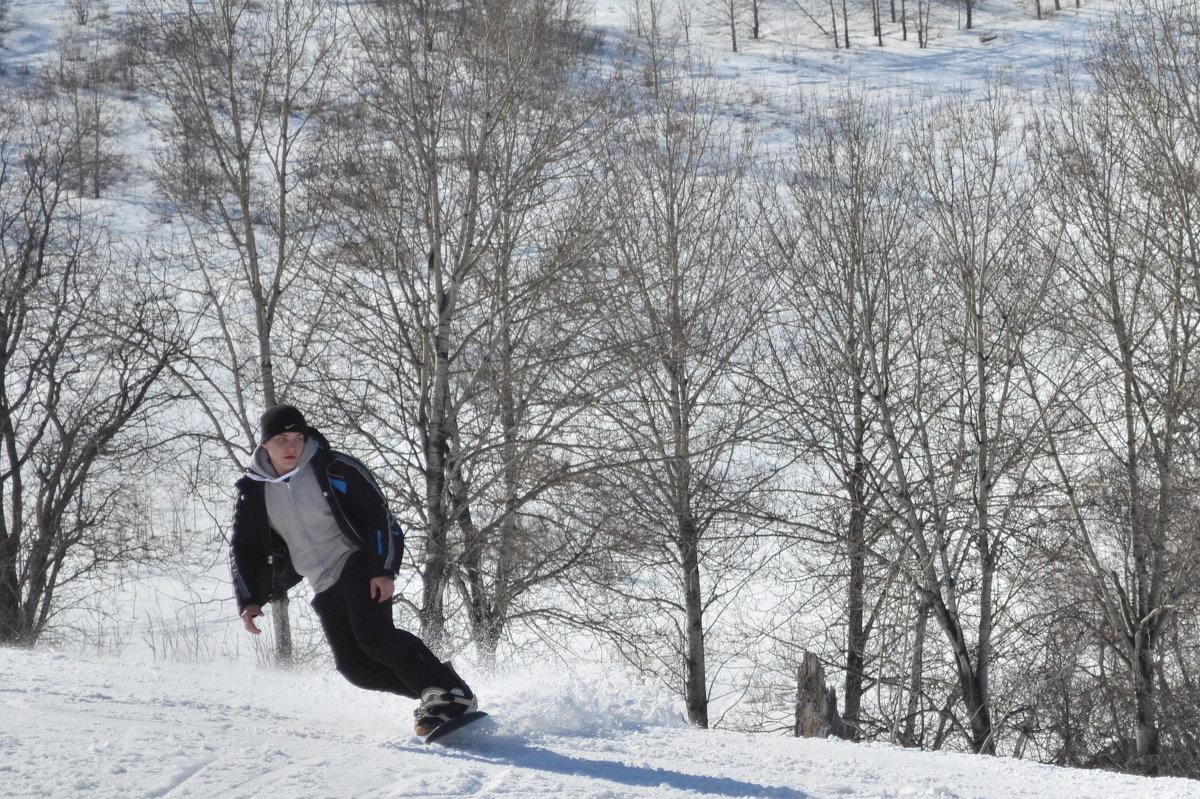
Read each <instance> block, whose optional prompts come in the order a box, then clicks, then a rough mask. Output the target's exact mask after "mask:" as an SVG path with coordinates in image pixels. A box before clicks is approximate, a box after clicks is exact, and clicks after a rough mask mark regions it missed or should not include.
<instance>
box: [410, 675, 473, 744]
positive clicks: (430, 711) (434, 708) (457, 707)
mask: <svg viewBox="0 0 1200 799" xmlns="http://www.w3.org/2000/svg"><path fill="white" fill-rule="evenodd" d="M477 707H479V703H478V702H477V701H476V700H475V696H474V695H470V696H468V695H467V694H465V693H463V690H462V689H461V688H452V689H451V690H449V691H447V690H445V689H443V688H436V687H434V688H426V689H425V690H424V691H422V692H421V703H420V704H419V705H417V709H416V710H414V711H413V718H414V720H415V721H414V723H413V731H414V732H415V733H416V734H417V735H419V736H421V737H422V738H424V737H425V736H426V735H428V734H429V733H431V732H433V731H434V730H436V729H437V728H438V727H440V726H441V725H442V724H444V723H445V722H447V721H449V720H450V719H452V718H455V717H456V716H461V715H462V714H463V713H468V712H470V711H472V710H475V709H476V708H477Z"/></svg>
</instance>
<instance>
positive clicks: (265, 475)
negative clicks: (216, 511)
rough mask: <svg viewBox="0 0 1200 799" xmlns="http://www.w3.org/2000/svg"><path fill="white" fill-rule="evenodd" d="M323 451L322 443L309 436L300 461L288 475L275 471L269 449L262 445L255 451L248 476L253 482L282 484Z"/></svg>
mask: <svg viewBox="0 0 1200 799" xmlns="http://www.w3.org/2000/svg"><path fill="white" fill-rule="evenodd" d="M320 449H321V445H320V443H318V442H317V440H316V439H315V438H314V437H312V436H309V437H308V438H306V439H304V450H303V451H302V452H301V453H300V460H298V461H296V466H295V468H294V469H292V470H291V471H290V472H287V473H286V474H279V473H277V472H276V471H275V467H274V466H272V465H271V456H270V455H269V454H268V453H267V448H266V447H264V446H263V445H262V444H259V445H258V448H257V449H255V450H254V455H253V456H252V457H251V458H250V468H249V469H248V470H247V472H246V474H247V475H248V476H249V477H250V479H251V480H258V481H259V482H262V483H282V482H286V481H287V480H289V479H290V478H291V477H292V475H294V474H295V473H296V472H298V471H300V470H301V469H303V468H304V467H305V466H307V465H308V464H309V463H310V462H311V461H312V459H313V456H314V455H316V454H317V451H318V450H320Z"/></svg>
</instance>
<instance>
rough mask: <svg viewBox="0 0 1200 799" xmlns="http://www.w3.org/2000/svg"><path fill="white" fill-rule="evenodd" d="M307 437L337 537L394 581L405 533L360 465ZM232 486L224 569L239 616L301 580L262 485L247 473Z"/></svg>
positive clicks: (314, 435)
mask: <svg viewBox="0 0 1200 799" xmlns="http://www.w3.org/2000/svg"><path fill="white" fill-rule="evenodd" d="M307 434H308V436H309V437H311V438H315V439H316V441H317V443H318V444H319V445H320V448H319V449H318V450H317V453H316V454H315V455H314V456H313V457H312V460H311V461H310V462H309V465H310V466H311V467H312V469H313V471H314V472H315V473H316V475H317V480H318V482H319V483H320V484H321V492H322V493H323V494H324V495H325V499H327V500H328V501H329V507H330V509H331V510H332V511H333V517H334V518H335V519H336V520H337V524H338V527H339V528H340V529H341V531H342V535H344V536H345V537H346V539H347V540H348V541H349V542H350V543H351V544H352V545H353V546H354V547H355V548H356V549H360V550H362V551H364V552H366V553H367V559H368V563H369V564H370V570H371V576H372V577H393V578H394V577H395V576H396V570H397V569H399V568H400V558H401V555H402V554H403V550H404V532H403V531H402V530H401V529H400V525H399V524H398V523H397V522H396V519H395V518H394V517H393V516H392V514H391V511H389V510H388V505H387V500H386V499H385V498H384V496H383V491H382V490H381V489H380V488H379V484H378V483H376V482H375V478H374V477H372V476H371V473H370V472H369V471H368V470H367V467H366V466H364V465H363V463H362V461H360V460H358V459H357V458H354V457H352V456H350V455H347V454H345V453H344V452H337V451H336V450H332V449H330V448H329V442H328V441H326V440H325V437H324V436H323V435H321V434H320V433H319V432H317V431H316V430H314V429H312V428H309V429H308V433H307ZM235 488H237V492H238V495H237V503H236V504H235V505H234V509H233V535H232V537H231V539H230V543H229V565H230V570H231V572H232V574H233V590H234V596H235V597H236V598H237V605H238V612H239V613H240V612H241V611H242V610H243V609H244V608H245V607H246V606H247V605H265V604H267V603H268V602H270V601H271V600H274V599H279V598H280V597H283V596H285V595H286V594H287V592H288V589H289V588H291V587H292V586H294V585H295V584H296V583H298V582H300V580H301V577H300V575H299V574H297V573H296V570H295V569H294V568H292V561H291V555H290V554H289V553H288V548H287V544H286V543H284V540H283V538H282V537H281V536H280V535H279V534H278V533H277V532H275V531H274V530H273V529H271V525H270V522H269V521H268V519H267V503H266V498H265V494H264V488H265V484H264V483H263V482H262V481H259V480H255V479H254V478H253V477H251V476H250V475H249V473H247V474H246V475H245V476H243V477H242V478H241V479H240V480H238V481H237V483H236V484H235Z"/></svg>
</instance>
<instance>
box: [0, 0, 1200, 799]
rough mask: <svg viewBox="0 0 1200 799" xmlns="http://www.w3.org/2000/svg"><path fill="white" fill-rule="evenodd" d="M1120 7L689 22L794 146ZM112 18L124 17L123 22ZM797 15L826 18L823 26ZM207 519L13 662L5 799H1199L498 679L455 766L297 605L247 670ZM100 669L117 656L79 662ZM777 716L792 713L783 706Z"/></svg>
mask: <svg viewBox="0 0 1200 799" xmlns="http://www.w3.org/2000/svg"><path fill="white" fill-rule="evenodd" d="M1073 1H1074V0H1071V3H1064V4H1063V5H1064V6H1066V5H1072V4H1073ZM641 2H643V0H599V2H596V3H595V4H594V22H595V25H596V26H597V27H598V28H600V29H602V30H604V31H605V32H606V34H607V35H608V37H609V39H610V40H611V41H614V42H615V41H619V39H620V38H621V37H622V36H624V35H627V34H628V29H629V25H630V22H629V20H630V16H631V13H632V9H634V8H635V7H637V6H638V5H639V4H640V3H641ZM684 4H685V5H688V4H689V3H688V2H687V0H684ZM1113 4H1114V0H1085V3H1084V7H1083V8H1080V9H1075V8H1064V9H1063V10H1062V11H1061V12H1058V13H1055V14H1053V15H1051V16H1050V17H1048V18H1047V19H1043V20H1035V19H1034V16H1033V8H1034V0H988V1H987V2H980V3H979V4H978V5H977V7H976V11H977V17H976V23H975V29H974V30H970V31H967V30H960V24H959V19H958V17H957V15H958V13H959V8H960V5H959V4H956V3H954V2H952V1H951V0H938V2H936V3H935V4H933V5H934V13H933V16H932V18H931V19H932V30H931V41H930V46H929V47H928V48H919V47H918V46H917V45H916V43H915V42H913V41H905V40H901V39H900V38H899V33H898V28H897V26H896V25H894V24H890V25H888V26H887V33H886V35H885V39H886V44H885V46H882V47H880V46H877V45H876V44H873V43H872V41H871V39H870V36H869V31H868V21H867V19H866V15H865V12H861V11H860V13H859V14H858V15H857V16H855V17H854V18H853V19H852V21H851V26H852V29H853V31H854V46H853V48H852V49H850V50H843V49H835V48H834V46H833V45H832V43H831V42H830V41H829V40H828V39H827V38H825V37H823V36H821V35H819V34H818V33H817V32H816V31H817V28H816V27H814V25H815V20H812V22H813V24H809V23H808V22H806V21H805V19H804V18H803V17H802V15H799V14H797V13H794V9H795V8H799V7H800V4H797V3H794V2H793V0H778V2H774V3H766V4H764V5H763V7H764V9H765V11H766V14H765V16H764V20H763V24H764V27H763V35H762V38H761V39H759V40H757V41H755V40H750V39H748V38H743V39H742V40H741V42H740V50H739V52H737V53H734V52H732V51H731V49H730V47H729V43H728V41H727V38H726V34H725V32H724V29H723V28H722V27H721V25H720V24H719V16H718V15H716V12H715V11H714V9H720V7H721V5H722V4H721V3H719V2H718V3H712V2H708V0H694V2H691V3H690V5H692V6H694V9H695V19H694V21H695V26H694V29H693V30H692V31H691V32H690V34H689V36H690V39H689V41H691V42H694V43H695V44H696V46H697V48H698V49H701V50H703V52H704V54H705V57H706V58H707V59H709V60H711V62H712V65H713V69H714V73H715V75H716V76H717V77H718V78H720V79H723V80H726V81H728V82H729V83H730V85H731V86H733V87H735V88H734V93H735V95H736V96H737V98H738V103H741V102H743V100H742V98H744V106H745V109H746V111H745V113H746V115H747V117H752V118H753V119H754V120H755V122H756V123H762V126H763V128H764V132H763V133H764V136H765V137H766V138H767V139H768V140H774V141H788V140H789V137H790V135H791V129H790V128H789V127H788V121H789V119H790V116H789V115H791V114H794V113H795V110H796V108H797V107H798V106H799V104H800V102H801V100H802V98H803V97H805V96H806V93H808V92H809V91H814V93H818V94H819V91H820V90H823V89H824V88H825V87H832V89H831V90H836V88H837V87H839V86H842V85H846V84H852V85H854V86H856V87H860V88H864V89H866V90H869V91H871V92H874V93H877V94H879V95H883V96H888V95H892V96H895V97H896V98H898V102H908V101H909V100H915V99H919V98H921V97H922V96H924V95H927V94H934V95H936V94H940V93H944V92H947V91H951V90H956V89H960V88H966V89H967V90H970V89H971V88H972V87H978V86H981V85H982V79H981V76H982V75H983V74H984V73H985V72H989V71H991V72H999V73H1002V74H1003V75H1004V77H1005V78H1006V79H1007V80H1008V81H1009V82H1010V83H1012V84H1013V85H1015V86H1018V87H1022V88H1025V89H1030V90H1032V89H1033V88H1035V87H1036V86H1037V85H1038V84H1039V82H1040V81H1041V80H1042V79H1043V78H1044V77H1045V76H1046V74H1047V73H1048V72H1049V71H1050V70H1051V69H1052V67H1053V65H1054V63H1055V61H1056V59H1057V58H1058V57H1059V55H1060V53H1061V52H1062V50H1063V49H1064V48H1066V47H1067V46H1068V45H1069V43H1071V42H1073V41H1078V40H1079V39H1080V37H1081V36H1082V35H1083V33H1084V32H1085V31H1086V30H1087V29H1088V28H1089V26H1091V25H1092V24H1094V23H1095V22H1096V21H1098V20H1099V19H1101V18H1102V15H1103V14H1104V13H1106V12H1107V11H1108V10H1109V9H1111V8H1112V7H1113ZM85 5H86V3H85ZM104 5H105V6H106V8H109V9H110V10H111V11H112V13H113V15H114V17H120V15H121V14H122V13H123V9H124V7H125V6H126V3H124V2H120V1H119V0H112V2H109V3H107V4H104ZM803 5H806V6H807V7H811V8H820V9H822V13H824V9H825V7H826V6H827V5H828V4H826V3H821V2H817V0H811V2H804V3H803ZM866 5H867V4H866V3H862V6H863V7H864V8H865V7H866ZM1043 5H1045V6H1047V7H1050V6H1052V5H1053V4H1052V3H1050V2H1048V0H1047V1H1046V2H1044V3H1043ZM0 6H7V8H8V9H9V17H8V20H7V23H6V24H7V27H8V29H9V30H8V37H7V42H6V44H5V50H4V53H3V57H4V62H5V63H4V66H5V77H4V79H5V80H8V81H11V82H12V83H14V84H19V83H20V82H22V81H23V80H27V79H28V75H29V74H31V71H32V70H33V69H34V68H35V67H36V66H37V65H39V64H47V63H53V62H54V59H55V57H56V56H55V55H54V53H55V49H54V47H55V43H56V39H57V37H59V36H60V35H61V32H62V30H64V29H65V23H64V20H65V19H67V17H68V15H69V9H70V8H71V6H72V4H71V3H68V2H67V0H59V1H58V2H46V0H9V1H8V2H7V3H5V0H0ZM702 10H703V11H702ZM785 10H789V11H788V13H784V11H785ZM818 27H819V26H818ZM129 102H130V106H129V107H126V106H124V105H122V106H120V112H119V114H116V116H117V117H119V118H120V119H121V120H123V122H122V124H123V125H125V126H127V128H128V136H129V138H128V139H127V140H126V143H125V145H123V148H122V149H123V151H128V152H129V153H131V154H133V153H137V152H140V151H142V150H143V149H144V150H145V151H149V149H150V148H149V147H148V146H147V147H145V148H142V147H140V146H139V144H138V143H139V142H142V141H143V139H142V138H139V137H148V136H149V135H150V134H149V133H148V132H147V130H146V128H145V127H144V126H143V123H142V121H141V117H139V116H138V113H136V110H135V109H134V108H133V103H132V101H129ZM774 122H778V124H777V125H773V124H772V123H774ZM134 160H135V159H132V158H131V161H134ZM143 177H144V175H142V173H141V172H139V171H138V170H135V169H131V176H130V177H129V178H128V180H127V181H125V182H123V183H120V184H119V186H118V187H119V189H120V191H121V192H124V193H122V194H119V195H117V196H114V197H112V198H106V199H105V200H104V205H103V208H104V209H105V213H108V214H111V215H112V217H113V218H114V220H115V221H114V226H115V228H116V229H119V230H128V231H131V233H130V236H131V239H132V238H135V237H136V236H139V235H142V233H143V231H144V230H148V229H151V228H155V227H156V226H157V227H158V228H161V229H163V230H167V229H168V227H169V224H168V222H167V221H166V220H164V219H158V218H157V217H156V215H155V214H154V213H153V211H152V209H153V208H155V207H156V202H157V201H152V200H150V199H148V194H139V193H138V192H143V191H148V189H146V188H145V186H144V184H143V182H142V179H143ZM164 235H165V234H164ZM232 478H233V474H232V472H225V471H222V472H221V473H220V474H219V475H217V476H216V477H214V478H213V480H214V482H213V484H212V485H206V486H199V487H195V488H194V489H193V493H195V494H202V493H204V491H206V490H207V491H211V492H212V493H214V494H219V495H220V503H221V504H220V505H219V507H220V509H221V511H220V512H221V513H224V512H226V511H227V510H228V505H229V503H227V502H226V493H227V492H228V484H229V482H230V481H231V480H232ZM169 488H170V490H171V491H172V492H176V490H177V488H178V486H177V485H176V484H172V485H171V486H170V487H169ZM185 495H186V492H184V491H178V492H177V493H172V495H171V497H170V500H171V501H173V502H174V501H178V502H181V503H183V502H185V501H190V499H191V498H188V497H186V496H185ZM173 512H174V513H178V514H179V515H187V514H185V513H183V512H182V511H180V510H179V509H178V508H174V507H165V508H159V509H156V510H155V511H154V513H155V514H157V515H155V516H154V518H153V519H151V520H150V521H149V522H148V526H153V525H154V524H157V523H159V522H160V521H161V519H162V518H164V517H168V516H170V515H171V514H172V513H173ZM148 515H149V514H148ZM195 516H196V517H197V518H196V519H195V520H191V519H189V520H186V521H185V522H184V523H180V524H179V526H180V527H181V528H184V529H186V530H187V531H188V532H189V533H193V532H194V533H195V534H196V535H195V541H198V542H200V543H198V544H196V543H189V544H188V546H190V547H192V548H193V549H191V550H188V551H181V552H180V553H177V561H178V563H179V564H184V565H180V566H176V565H175V563H176V561H174V560H173V561H172V563H171V564H170V567H169V568H168V567H163V568H162V571H157V570H156V569H157V568H158V567H157V566H156V567H145V568H146V569H147V572H148V573H149V574H150V576H148V577H146V576H144V575H145V574H147V572H143V571H140V570H139V568H132V569H131V571H130V574H132V575H134V576H132V577H131V576H129V575H125V576H124V581H123V582H120V583H119V584H118V583H117V582H114V583H113V585H98V586H95V585H92V584H91V583H89V584H88V585H86V586H82V587H80V589H79V590H80V592H81V593H82V594H83V595H84V597H85V598H84V599H83V600H81V602H80V603H79V604H77V605H75V606H74V607H72V608H71V610H70V611H69V612H66V613H63V614H62V616H61V617H60V621H61V622H62V624H61V627H60V628H59V629H57V630H55V633H56V634H58V635H59V636H60V637H57V638H54V637H52V636H48V637H47V639H48V640H51V641H52V642H54V643H56V644H60V645H70V646H71V651H70V652H68V651H65V650H59V651H55V650H52V649H41V650H34V651H29V650H23V649H5V648H0V719H2V720H3V723H2V724H0V797H22V798H25V797H35V796H46V797H62V796H80V797H98V798H99V799H103V798H105V797H197V798H198V799H209V798H210V797H230V798H232V797H264V798H265V797H270V799H287V798H288V797H296V798H297V799H310V798H311V799H316V798H317V797H355V798H356V799H357V798H359V797H364V798H365V797H434V796H436V797H465V796H474V797H484V798H485V799H486V797H501V796H515V797H522V798H523V797H533V798H536V797H552V796H553V797H562V799H584V798H585V797H587V798H588V799H623V798H624V797H663V798H664V799H671V797H685V796H687V797H721V798H724V799H728V798H730V797H765V798H766V799H835V798H838V799H841V798H845V797H849V798H850V799H875V798H880V799H882V798H883V797H942V798H943V799H952V798H957V799H1022V798H1024V799H1063V798H1064V797H1071V798H1072V799H1118V798H1120V799H1139V798H1141V797H1146V798H1159V797H1161V799H1168V798H1169V799H1190V798H1191V797H1195V798H1196V799H1200V782H1196V781H1188V780H1181V779H1166V778H1164V779H1146V778H1138V777H1131V776H1123V775H1116V774H1110V773H1105V772H1098V771H1078V770H1066V769H1058V768H1052V767H1048V766H1043V765H1039V764H1037V763H1034V762H1031V761H1016V760H1011V759H1005V758H988V757H975V756H970V755H962V754H952V753H946V752H919V751H915V750H905V749H900V748H897V747H894V746H890V745H885V744H850V743H846V742H842V741H836V740H800V739H793V738H790V737H788V736H786V735H770V734H758V735H751V734H744V733H737V732H730V731H728V730H713V731H702V730H699V729H695V728H693V727H691V726H689V725H687V724H686V723H684V721H683V720H682V719H683V716H684V711H683V708H682V706H681V704H680V702H679V700H678V698H677V697H673V696H671V695H669V694H668V693H667V692H665V691H664V690H663V689H662V688H661V687H658V686H646V685H641V684H634V683H632V682H629V681H627V680H631V679H632V678H629V677H625V676H622V675H619V674H617V673H615V672H613V671H609V670H601V668H600V667H599V666H596V665H592V664H576V665H571V666H570V667H568V668H559V669H557V670H551V668H550V667H546V666H543V667H541V668H542V670H540V671H532V672H531V671H516V670H513V671H510V672H508V673H502V674H501V675H500V676H498V677H494V678H493V677H490V676H488V675H485V674H483V673H481V672H478V671H476V670H474V669H473V666H472V664H471V663H469V662H463V663H460V664H459V665H460V666H461V668H462V671H463V672H464V674H465V675H466V676H467V678H468V681H469V682H471V684H472V685H473V686H475V687H477V689H478V690H479V693H480V697H481V702H482V707H483V708H484V709H486V710H487V711H489V712H490V713H492V714H493V716H492V719H491V720H489V721H488V722H486V723H485V724H484V725H481V727H480V728H479V729H478V730H473V731H471V732H470V733H468V734H465V735H464V736H463V737H462V738H461V739H459V741H458V742H457V743H455V744H454V745H453V746H449V747H439V746H425V745H423V744H422V743H421V742H420V741H419V740H417V739H416V738H415V737H413V736H412V734H411V719H410V713H411V707H412V703H411V702H409V701H407V700H402V699H397V698H396V697H391V696H385V695H382V694H372V693H367V692H364V691H361V690H359V689H356V688H354V687H352V686H350V685H349V684H347V683H346V682H345V681H344V680H343V679H342V678H341V677H340V676H339V675H338V674H336V673H335V672H334V671H333V670H332V669H331V668H329V667H328V666H327V665H326V664H324V660H323V659H324V645H323V642H322V641H321V639H320V633H319V631H318V630H317V628H316V627H315V622H314V620H313V615H312V613H311V612H310V611H309V610H308V608H307V607H306V606H305V605H306V603H305V600H306V599H307V598H309V597H308V596H307V595H306V594H305V593H304V589H299V590H297V592H296V596H295V600H296V601H295V602H294V603H293V607H294V609H295V615H296V616H297V619H296V629H297V631H298V634H299V635H298V638H299V640H300V643H301V646H300V648H301V649H302V650H303V651H305V652H316V653H318V654H317V655H315V656H314V657H312V658H309V659H308V661H307V662H308V664H309V665H307V666H306V667H305V668H303V669H301V670H299V671H295V672H277V671H273V670H269V669H266V668H264V667H261V666H256V665H253V661H254V660H256V659H263V653H262V651H261V650H255V649H253V647H254V646H255V645H256V644H260V645H261V644H262V642H261V641H255V639H252V638H250V637H249V636H247V635H245V634H244V632H243V631H242V629H241V627H240V624H239V623H238V622H237V620H236V615H235V614H236V611H235V610H234V608H233V604H232V602H231V601H230V594H231V589H230V586H229V583H228V571H227V566H226V563H225V553H224V551H223V547H222V546H221V545H219V544H215V543H213V542H219V541H220V540H221V537H222V535H223V534H224V532H225V528H226V527H227V524H228V518H227V517H225V516H217V515H213V516H212V517H209V516H206V515H205V514H204V513H201V512H196V513H195ZM193 528H194V529H193ZM182 549H183V547H182V546H181V550H182ZM412 560H414V561H415V560H416V559H415V558H413V559H412ZM412 575H413V573H412V571H411V570H409V571H408V572H406V573H405V574H402V579H408V580H410V582H409V583H408V584H406V585H402V586H401V590H402V592H403V593H404V594H405V595H406V596H407V597H409V598H415V597H416V596H417V591H418V588H419V587H418V586H416V581H415V578H413V576H412ZM761 591H762V593H763V594H764V595H768V594H771V593H772V591H773V589H772V587H770V586H764V587H762V588H761ZM772 601H774V598H773V599H772ZM399 613H400V611H398V616H399ZM785 613H786V614H787V616H788V620H789V621H790V620H791V618H792V617H794V616H796V615H798V614H797V611H796V608H795V607H793V606H790V605H789V606H788V607H787V609H786V611H785ZM61 630H65V631H66V632H65V633H62V632H60V631H61ZM739 632H740V630H739ZM523 643H524V642H523V641H521V640H517V641H515V642H514V643H511V649H512V650H515V652H505V653H503V654H504V655H505V656H506V657H505V662H507V663H512V662H513V658H515V657H522V658H525V659H527V660H530V661H532V660H544V659H545V655H544V653H543V652H541V651H538V652H536V653H531V652H529V651H527V650H525V649H524V648H523ZM91 651H103V652H106V653H114V654H112V655H111V656H105V657H101V656H98V655H83V654H79V652H91ZM739 651H740V650H739ZM564 657H565V656H564ZM600 657H601V656H600V655H597V659H600ZM176 658H182V659H186V660H190V661H195V662H189V663H182V662H174V659H176ZM723 678H724V675H722V679H723ZM739 695H740V694H739V693H738V692H737V691H727V692H726V693H725V694H724V697H729V696H733V697H737V696H739ZM1020 696H1021V697H1022V699H1024V697H1025V694H1024V693H1021V694H1020ZM720 701H723V702H731V701H736V699H733V700H728V699H725V698H722V699H721V700H720ZM714 707H715V703H714ZM775 709H777V710H778V711H779V712H780V713H781V714H784V715H786V714H787V713H788V712H789V711H788V708H787V705H786V702H785V703H784V704H783V705H782V707H776V708H775ZM748 712H749V713H757V711H755V710H754V709H753V708H752V709H751V710H750V711H748ZM755 718H758V715H755ZM1027 754H1028V753H1027Z"/></svg>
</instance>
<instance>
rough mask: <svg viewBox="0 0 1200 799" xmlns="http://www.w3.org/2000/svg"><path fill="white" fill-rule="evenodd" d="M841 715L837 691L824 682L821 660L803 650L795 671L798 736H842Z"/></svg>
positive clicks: (796, 729)
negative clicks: (802, 657)
mask: <svg viewBox="0 0 1200 799" xmlns="http://www.w3.org/2000/svg"><path fill="white" fill-rule="evenodd" d="M842 731H843V726H842V717H841V716H839V715H838V709H837V690H836V689H834V688H833V687H832V686H829V685H826V684H825V670H824V669H823V668H821V661H820V660H818V659H817V656H816V655H814V654H813V653H812V652H805V653H804V660H803V661H802V662H801V663H800V668H799V669H797V674H796V727H795V736H796V737H797V738H828V737H829V736H831V735H835V736H837V737H839V738H840V737H841V736H842Z"/></svg>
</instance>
